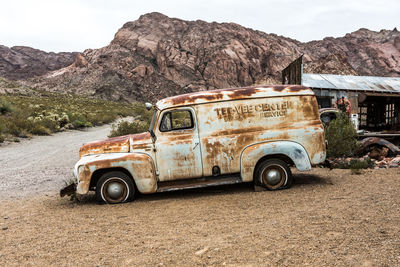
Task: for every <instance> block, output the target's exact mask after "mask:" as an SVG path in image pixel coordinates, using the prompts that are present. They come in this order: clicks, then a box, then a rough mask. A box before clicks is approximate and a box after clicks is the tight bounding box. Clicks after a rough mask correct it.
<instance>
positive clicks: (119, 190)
mask: <svg viewBox="0 0 400 267" xmlns="http://www.w3.org/2000/svg"><path fill="white" fill-rule="evenodd" d="M135 193H136V192H135V186H134V184H133V181H132V179H131V178H130V177H129V176H128V175H126V174H125V173H123V172H120V171H112V172H108V173H105V174H103V175H102V176H101V177H100V179H99V181H98V182H97V185H96V199H97V201H98V202H100V203H107V204H117V203H123V202H128V201H131V200H132V199H133V197H134V196H135Z"/></svg>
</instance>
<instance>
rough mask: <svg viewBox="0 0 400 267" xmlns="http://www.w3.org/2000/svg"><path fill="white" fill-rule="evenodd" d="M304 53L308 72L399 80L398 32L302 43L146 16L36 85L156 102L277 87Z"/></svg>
mask: <svg viewBox="0 0 400 267" xmlns="http://www.w3.org/2000/svg"><path fill="white" fill-rule="evenodd" d="M0 53H1V52H0ZM302 54H304V57H303V59H304V63H305V65H304V70H305V72H315V73H333V74H348V75H376V76H399V75H400V33H399V32H398V31H397V29H394V30H392V31H389V30H382V31H380V32H374V31H370V30H367V29H360V30H358V31H355V32H353V33H349V34H346V35H345V36H344V37H340V38H332V37H327V38H325V39H323V40H320V41H312V42H307V43H302V42H299V41H296V40H293V39H290V38H286V37H283V36H278V35H276V34H266V33H264V32H260V31H256V30H252V29H249V28H245V27H242V26H240V25H238V24H235V23H215V22H213V23H207V22H204V21H201V20H197V21H184V20H180V19H176V18H169V17H167V16H165V15H163V14H160V13H149V14H146V15H143V16H141V17H140V18H139V19H138V20H136V21H133V22H128V23H126V24H125V25H123V27H122V28H121V29H119V30H118V32H117V33H116V34H115V37H114V39H113V40H112V41H111V43H110V44H109V45H108V46H106V47H103V48H100V49H87V50H85V51H84V52H82V53H79V54H77V55H76V59H75V61H74V63H73V64H71V65H69V66H67V67H64V68H60V69H58V70H55V71H51V72H48V73H46V74H45V75H43V76H40V77H35V78H34V79H31V82H32V83H33V84H34V85H35V86H36V87H38V88H41V89H46V90H50V91H62V92H72V93H78V94H86V95H94V96H97V97H101V98H107V99H113V100H122V101H134V100H144V101H149V100H150V101H155V100H157V99H160V98H163V97H166V96H171V95H175V94H181V93H187V92H193V91H198V90H209V89H215V88H226V87H237V86H246V85H252V84H263V83H280V81H281V71H282V69H284V68H285V67H286V66H287V65H288V64H289V63H290V62H291V61H292V60H293V59H295V58H296V57H298V56H300V55H302Z"/></svg>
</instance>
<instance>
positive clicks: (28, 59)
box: [0, 45, 76, 80]
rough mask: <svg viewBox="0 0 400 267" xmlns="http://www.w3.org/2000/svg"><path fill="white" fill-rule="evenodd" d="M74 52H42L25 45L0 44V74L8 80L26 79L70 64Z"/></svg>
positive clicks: (72, 60)
mask: <svg viewBox="0 0 400 267" xmlns="http://www.w3.org/2000/svg"><path fill="white" fill-rule="evenodd" d="M75 57H76V53H67V52H63V53H53V52H50V53H48V52H44V51H41V50H38V49H34V48H31V47H26V46H14V47H11V48H8V47H6V46H3V45H0V76H1V77H5V78H7V79H10V80H20V79H27V78H31V77H35V76H39V75H43V74H45V73H48V72H49V71H53V70H57V69H60V68H63V67H66V66H69V65H71V64H72V63H73V62H74V61H75Z"/></svg>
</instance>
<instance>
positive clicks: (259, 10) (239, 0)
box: [0, 0, 400, 52]
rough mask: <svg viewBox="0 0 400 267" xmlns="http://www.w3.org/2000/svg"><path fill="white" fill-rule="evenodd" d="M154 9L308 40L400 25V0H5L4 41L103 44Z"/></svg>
mask: <svg viewBox="0 0 400 267" xmlns="http://www.w3.org/2000/svg"><path fill="white" fill-rule="evenodd" d="M153 11H157V12H161V13H163V14H165V15H167V16H170V17H176V18H180V19H185V20H197V19H201V20H205V21H208V22H213V21H216V22H235V23H238V24H241V25H243V26H245V27H249V28H253V29H255V30H260V31H264V32H266V33H276V34H278V35H284V36H287V37H291V38H294V39H297V40H300V41H303V42H304V41H311V40H318V39H323V38H324V37H327V36H333V37H339V36H343V35H345V34H346V33H348V32H352V31H355V30H357V29H359V28H368V29H370V30H375V31H378V30H380V29H390V30H392V29H393V28H394V27H397V28H398V29H399V30H400V15H399V14H400V1H399V0H381V1H376V0H355V1H352V0H328V1H327V0H315V1H314V0H308V1H305V0H303V1H301V0H265V1H262V0H259V1H255V0H204V1H202V0H193V1H192V0H186V1H185V0H141V1H136V0H86V1H85V0H1V15H0V45H6V46H9V47H11V46H14V45H26V46H31V47H34V48H38V49H42V50H45V51H54V52H59V51H83V50H84V49H86V48H99V47H103V46H105V45H107V44H109V42H110V41H111V40H112V39H113V37H114V34H115V33H116V31H117V30H118V29H119V28H121V26H122V25H123V24H124V23H125V22H127V21H133V20H136V19H138V18H139V16H140V15H142V14H145V13H148V12H153Z"/></svg>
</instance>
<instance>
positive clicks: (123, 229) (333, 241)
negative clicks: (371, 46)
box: [0, 168, 400, 266]
mask: <svg viewBox="0 0 400 267" xmlns="http://www.w3.org/2000/svg"><path fill="white" fill-rule="evenodd" d="M0 201H1V205H0V216H1V217H0V226H1V227H2V229H6V230H0V236H1V238H0V266H11V265H15V266H20V265H31V266H37V265H53V266H54V265H57V266H69V265H84V266H133V265H139V266H142V265H151V266H156V265H158V266H162V265H167V266H193V265H215V266H221V265H228V266H229V265H230V266H287V265H292V266H308V265H310V266H327V265H328V266H333V265H338V266H400V169H398V168H397V169H380V170H368V171H364V173H363V174H362V175H350V172H349V170H332V171H329V170H327V169H314V170H313V171H312V172H309V173H301V174H300V173H295V184H294V185H293V187H292V188H290V189H287V190H282V191H276V192H269V191H266V192H254V191H253V189H252V187H251V185H249V184H242V185H235V186H224V187H214V188H207V189H199V190H189V191H177V192H169V193H162V194H153V195H142V196H139V198H138V199H136V200H135V201H134V202H131V203H127V204H122V205H98V204H96V202H95V201H94V199H93V196H91V197H88V198H86V199H84V201H82V202H80V203H74V202H70V201H69V200H68V199H67V198H64V199H60V198H59V197H58V196H56V192H54V193H52V194H51V195H48V196H45V195H43V194H37V196H30V197H28V196H25V197H22V198H18V199H11V200H6V199H4V200H0Z"/></svg>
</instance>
